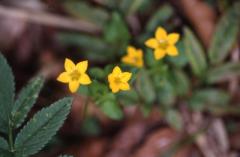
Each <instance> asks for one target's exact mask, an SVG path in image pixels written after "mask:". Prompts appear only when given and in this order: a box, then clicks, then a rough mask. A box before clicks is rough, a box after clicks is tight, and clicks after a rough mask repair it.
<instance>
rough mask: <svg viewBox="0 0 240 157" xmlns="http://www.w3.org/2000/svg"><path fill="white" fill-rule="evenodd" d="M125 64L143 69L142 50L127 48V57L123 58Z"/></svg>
mask: <svg viewBox="0 0 240 157" xmlns="http://www.w3.org/2000/svg"><path fill="white" fill-rule="evenodd" d="M122 62H123V63H125V64H129V65H133V66H136V67H139V68H141V67H143V52H142V50H141V49H136V48H135V47H133V46H128V47H127V55H126V56H124V57H123V58H122Z"/></svg>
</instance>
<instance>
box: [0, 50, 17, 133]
mask: <svg viewBox="0 0 240 157" xmlns="http://www.w3.org/2000/svg"><path fill="white" fill-rule="evenodd" d="M14 92H15V83H14V77H13V74H12V70H11V68H10V66H9V65H8V63H7V60H6V59H5V58H4V56H3V55H2V54H1V53H0V111H1V114H0V131H1V132H7V130H8V121H9V118H10V115H11V111H12V106H13V101H14Z"/></svg>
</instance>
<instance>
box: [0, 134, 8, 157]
mask: <svg viewBox="0 0 240 157" xmlns="http://www.w3.org/2000/svg"><path fill="white" fill-rule="evenodd" d="M6 152H8V143H7V141H6V140H5V139H4V138H2V137H0V155H1V154H2V153H6Z"/></svg>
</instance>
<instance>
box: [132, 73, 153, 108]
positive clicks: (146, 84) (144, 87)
mask: <svg viewBox="0 0 240 157" xmlns="http://www.w3.org/2000/svg"><path fill="white" fill-rule="evenodd" d="M138 75H139V76H138V77H137V82H136V83H137V84H136V88H137V89H136V90H137V91H138V93H139V95H140V97H141V99H143V101H144V103H147V104H151V103H153V102H154V100H155V99H156V93H155V90H154V87H153V84H152V80H151V79H150V77H149V74H148V73H147V71H146V70H144V69H142V70H141V71H139V73H138Z"/></svg>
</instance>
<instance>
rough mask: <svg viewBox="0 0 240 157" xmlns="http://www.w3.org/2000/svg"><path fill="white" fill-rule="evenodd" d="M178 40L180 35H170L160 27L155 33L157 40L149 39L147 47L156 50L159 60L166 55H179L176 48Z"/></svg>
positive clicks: (156, 56)
mask: <svg viewBox="0 0 240 157" xmlns="http://www.w3.org/2000/svg"><path fill="white" fill-rule="evenodd" d="M178 40H179V34H178V33H170V34H169V35H168V34H167V32H166V30H165V29H164V28H162V27H158V28H157V30H156V32H155V38H150V39H148V40H147V41H146V42H145V45H146V46H148V47H150V48H152V49H154V56H155V59H157V60H159V59H161V58H163V57H164V56H165V55H166V54H167V55H169V56H177V55H178V50H177V48H176V46H175V44H176V42H177V41H178Z"/></svg>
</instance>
